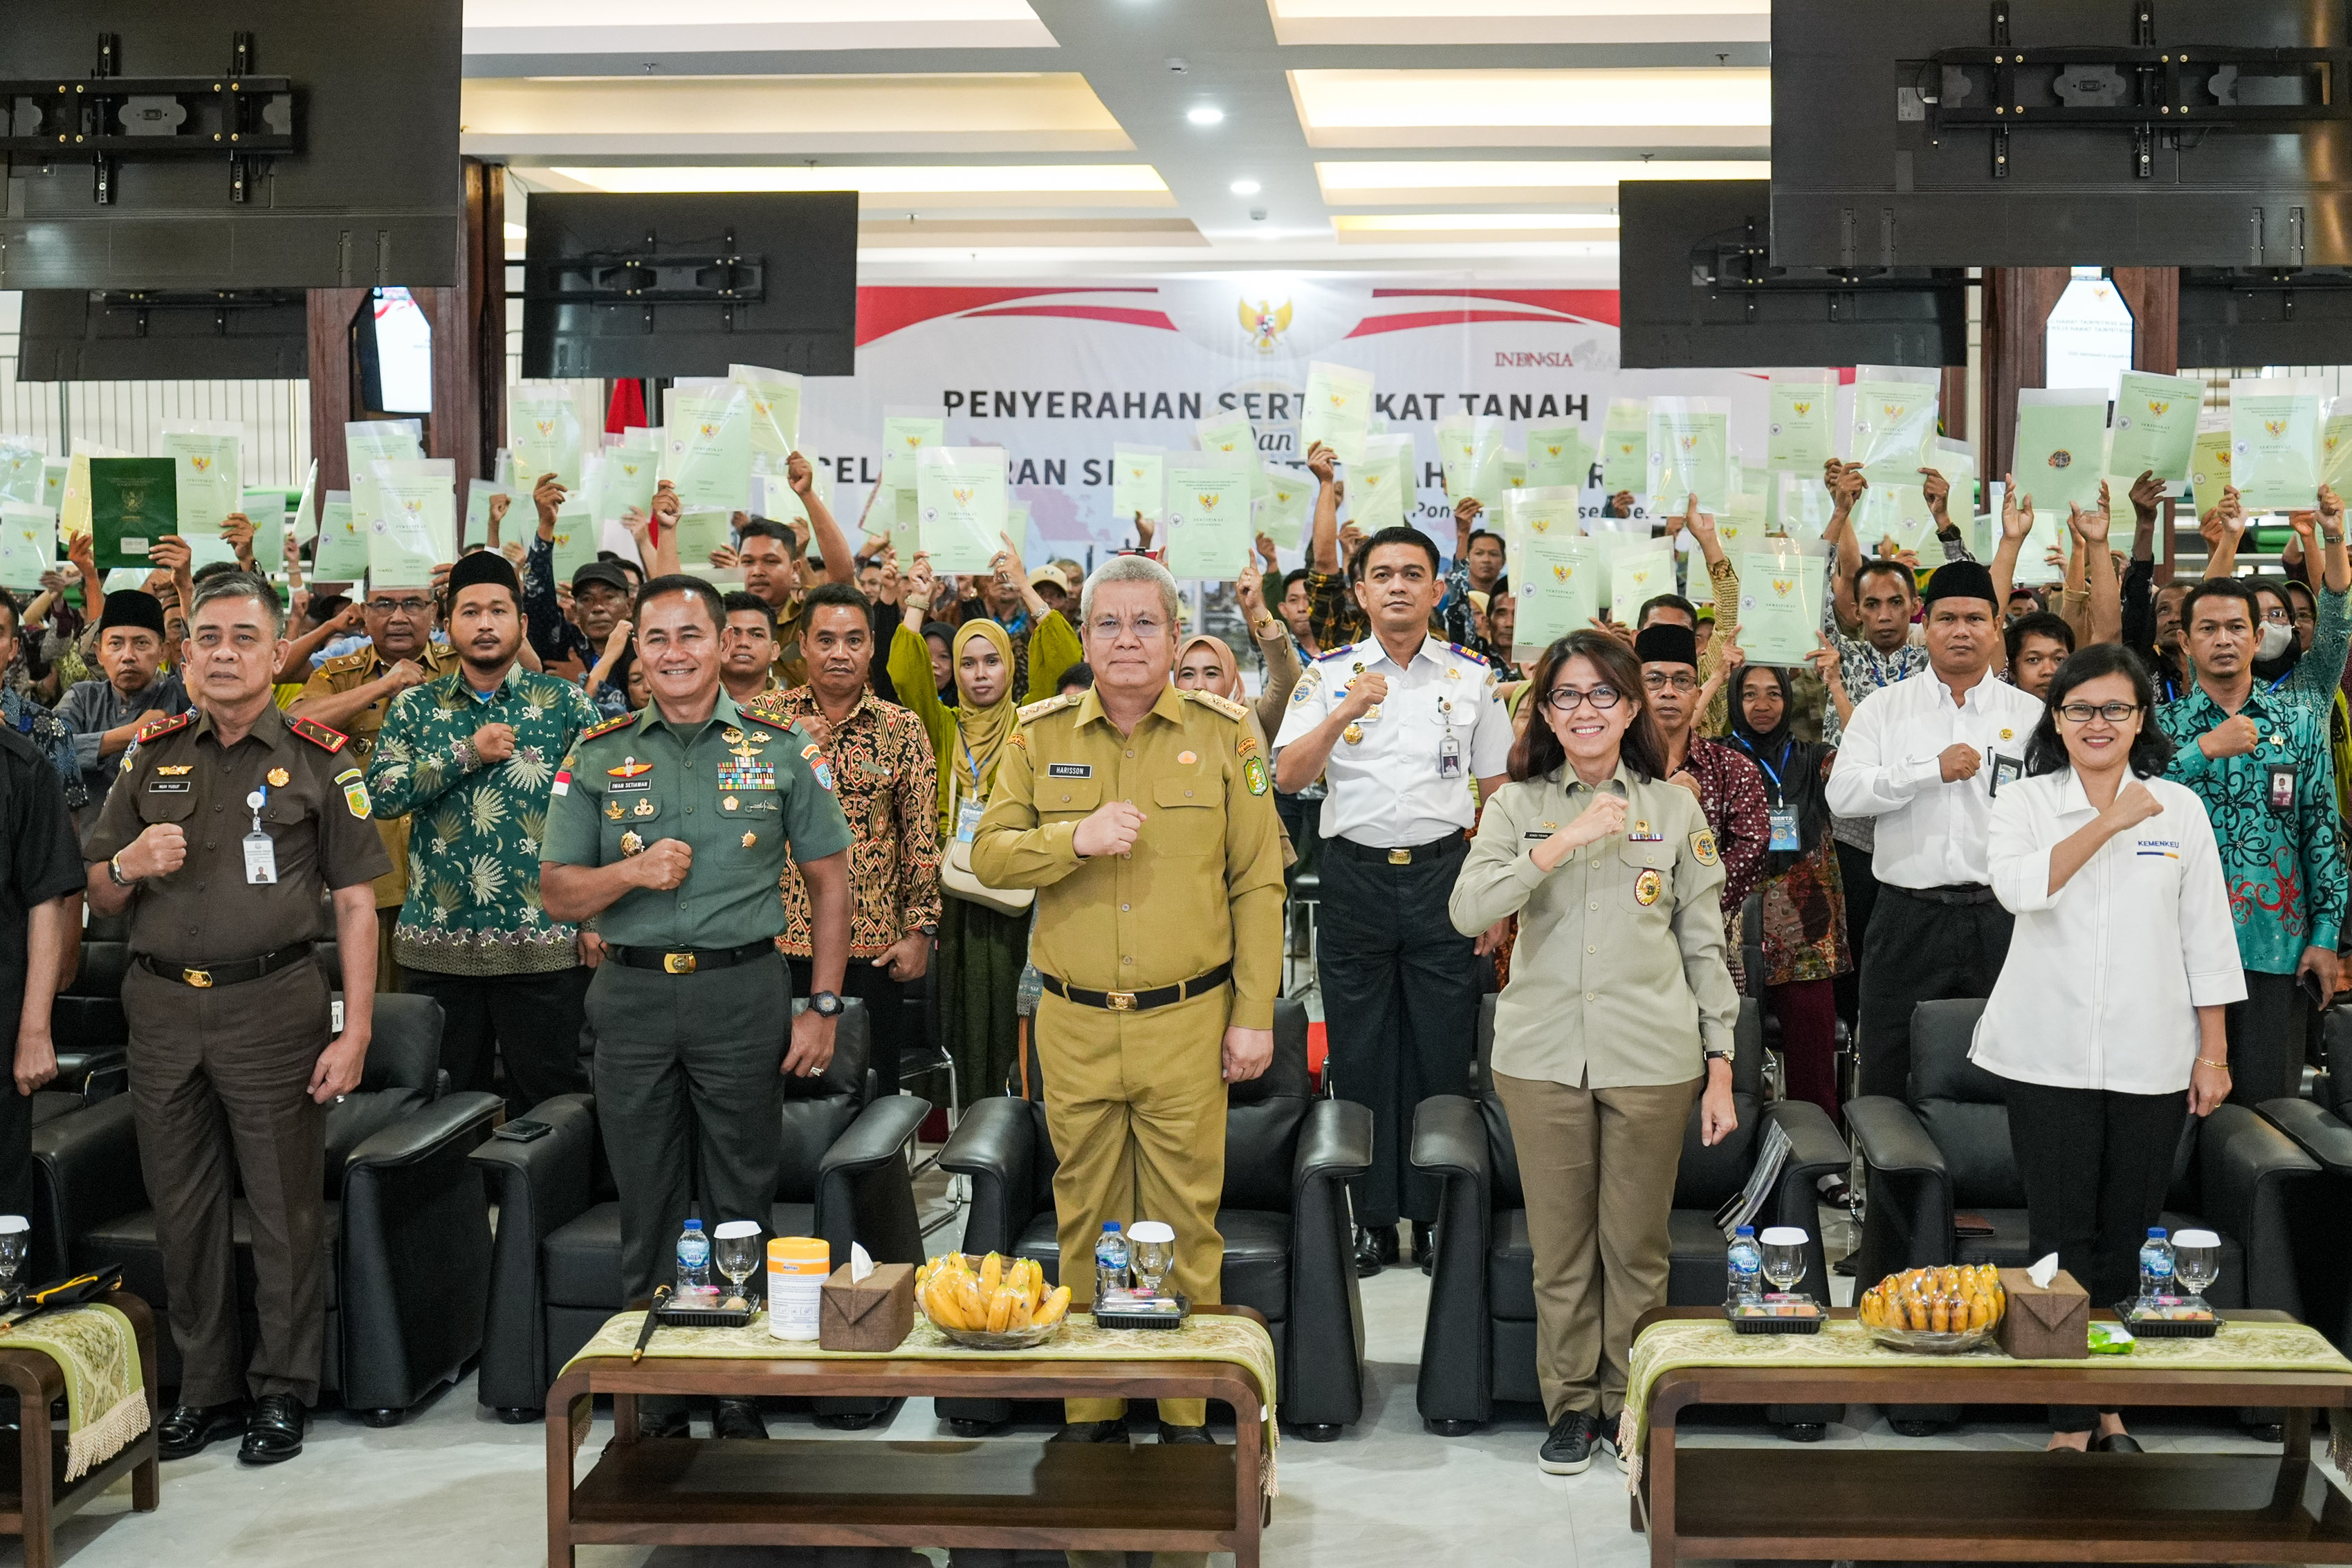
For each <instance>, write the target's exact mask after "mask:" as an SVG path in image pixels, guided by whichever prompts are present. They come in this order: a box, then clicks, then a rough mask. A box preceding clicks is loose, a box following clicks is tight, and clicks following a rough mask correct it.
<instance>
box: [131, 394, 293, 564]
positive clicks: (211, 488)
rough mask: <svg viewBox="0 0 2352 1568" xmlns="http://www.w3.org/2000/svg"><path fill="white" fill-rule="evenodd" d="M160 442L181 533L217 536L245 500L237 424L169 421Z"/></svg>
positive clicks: (182, 536)
mask: <svg viewBox="0 0 2352 1568" xmlns="http://www.w3.org/2000/svg"><path fill="white" fill-rule="evenodd" d="M158 444H160V445H161V446H162V447H163V455H164V456H166V457H168V458H170V459H171V460H172V471H173V477H174V479H175V481H176V483H177V486H178V506H179V510H180V519H179V520H180V528H179V532H180V537H181V538H194V537H195V536H196V535H199V534H205V535H217V534H218V533H219V532H220V529H221V524H222V523H223V522H225V521H226V520H227V518H228V515H229V514H230V513H231V512H234V511H236V509H237V507H238V505H239V504H240V503H241V502H242V501H243V500H244V499H245V475H244V462H243V456H244V443H243V442H242V440H240V438H239V437H238V435H237V427H236V425H233V424H215V423H202V424H193V423H189V424H183V423H172V424H167V425H165V426H164V427H163V434H162V436H161V438H160V441H159V443H158ZM231 559H235V556H234V554H232V556H231ZM263 559H268V558H267V557H264V558H263Z"/></svg>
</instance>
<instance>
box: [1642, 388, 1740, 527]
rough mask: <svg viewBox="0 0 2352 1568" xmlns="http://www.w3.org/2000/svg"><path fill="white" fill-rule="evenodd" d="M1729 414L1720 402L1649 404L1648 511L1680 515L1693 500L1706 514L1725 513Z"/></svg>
mask: <svg viewBox="0 0 2352 1568" xmlns="http://www.w3.org/2000/svg"><path fill="white" fill-rule="evenodd" d="M1730 454H1731V416H1730V414H1729V413H1728V412H1727V410H1726V409H1725V407H1724V405H1723V402H1722V401H1721V400H1720V399H1717V398H1711V397H1654V398H1652V399H1651V400H1650V497H1651V500H1650V509H1651V510H1652V511H1653V512H1654V513H1656V514H1657V515H1659V516H1661V517H1665V516H1673V515H1679V514H1680V513H1681V511H1682V510H1683V508H1684V507H1685V506H1687V505H1688V504H1689V502H1690V498H1691V497H1693V496H1696V497H1698V509H1699V510H1700V511H1702V512H1719V511H1721V510H1723V496H1724V492H1725V491H1726V490H1727V489H1728V488H1729V487H1730V482H1731V466H1730Z"/></svg>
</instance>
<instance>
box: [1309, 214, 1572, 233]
mask: <svg viewBox="0 0 2352 1568" xmlns="http://www.w3.org/2000/svg"><path fill="white" fill-rule="evenodd" d="M1331 222H1332V224H1333V225H1334V226H1335V227H1338V228H1341V229H1350V230H1354V231H1356V232H1358V233H1365V232H1370V231H1373V230H1380V231H1384V232H1389V233H1397V234H1406V233H1425V234H1454V233H1472V232H1476V231H1480V230H1502V229H1546V230H1575V229H1613V228H1615V227H1616V226H1617V214H1614V213H1359V214H1342V215H1340V216H1339V217H1335V218H1333V219H1332V220H1331Z"/></svg>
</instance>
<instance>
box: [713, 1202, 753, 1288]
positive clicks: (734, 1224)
mask: <svg viewBox="0 0 2352 1568" xmlns="http://www.w3.org/2000/svg"><path fill="white" fill-rule="evenodd" d="M710 1260H711V1261H712V1262H714V1263H716V1264H718V1265H719V1272H720V1273H722V1274H724V1275H726V1276H727V1283H728V1284H729V1285H730V1286H731V1287H732V1288H733V1289H732V1292H731V1295H732V1299H731V1300H730V1301H729V1302H728V1304H729V1305H730V1306H731V1305H733V1304H734V1302H735V1301H742V1302H744V1303H745V1304H746V1305H749V1304H750V1301H751V1298H750V1297H749V1296H747V1295H745V1294H744V1291H743V1281H746V1280H748V1279H750V1278H751V1272H752V1270H755V1269H757V1268H758V1267H759V1266H760V1225H759V1221H757V1220H753V1219H730V1220H728V1221H727V1222H726V1223H725V1224H723V1225H721V1226H720V1227H719V1229H718V1230H717V1232H716V1233H714V1234H713V1235H712V1237H711V1239H710Z"/></svg>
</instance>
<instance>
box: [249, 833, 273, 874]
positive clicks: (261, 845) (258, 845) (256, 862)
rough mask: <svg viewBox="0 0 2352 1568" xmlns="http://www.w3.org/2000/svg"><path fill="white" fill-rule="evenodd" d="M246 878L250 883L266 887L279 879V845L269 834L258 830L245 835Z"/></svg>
mask: <svg viewBox="0 0 2352 1568" xmlns="http://www.w3.org/2000/svg"><path fill="white" fill-rule="evenodd" d="M245 880H246V882H247V884H248V885H251V886H255V887H266V886H268V885H269V884H271V883H275V882H277V880H278V846H277V845H276V844H274V843H271V842H270V841H269V835H268V833H265V832H261V831H258V830H257V831H253V832H250V833H247V834H246V835H245Z"/></svg>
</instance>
